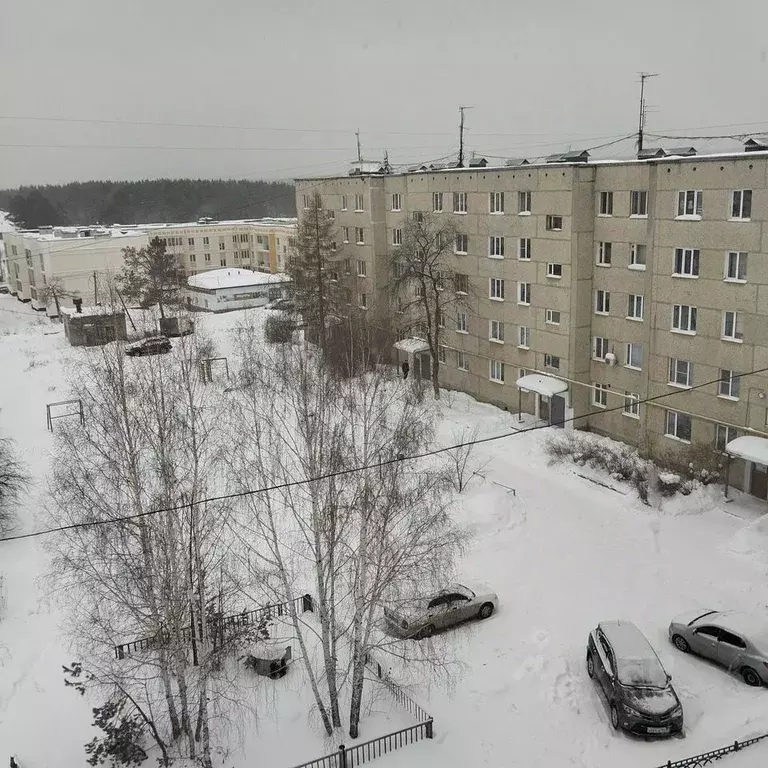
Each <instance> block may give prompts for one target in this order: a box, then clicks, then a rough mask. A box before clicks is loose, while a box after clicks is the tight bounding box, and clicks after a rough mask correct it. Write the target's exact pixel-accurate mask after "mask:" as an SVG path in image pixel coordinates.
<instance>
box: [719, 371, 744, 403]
mask: <svg viewBox="0 0 768 768" xmlns="http://www.w3.org/2000/svg"><path fill="white" fill-rule="evenodd" d="M740 392H741V376H740V375H739V374H738V372H737V371H734V370H728V369H725V368H721V369H720V378H719V381H718V382H717V396H718V397H720V398H722V399H723V400H732V401H734V402H736V401H737V400H738V399H739V394H740ZM734 393H735V394H734Z"/></svg>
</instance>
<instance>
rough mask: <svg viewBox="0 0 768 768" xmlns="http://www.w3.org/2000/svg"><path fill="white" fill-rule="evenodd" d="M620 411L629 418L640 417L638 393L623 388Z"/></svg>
mask: <svg viewBox="0 0 768 768" xmlns="http://www.w3.org/2000/svg"><path fill="white" fill-rule="evenodd" d="M621 412H622V413H623V414H624V415H625V416H629V418H630V419H639V418H640V395H639V394H638V393H637V392H627V390H624V407H623V408H622V410H621Z"/></svg>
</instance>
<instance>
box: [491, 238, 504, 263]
mask: <svg viewBox="0 0 768 768" xmlns="http://www.w3.org/2000/svg"><path fill="white" fill-rule="evenodd" d="M488 244H489V245H488V255H489V256H490V257H491V258H492V259H503V258H504V238H503V237H498V236H495V235H492V236H491V237H489V238H488Z"/></svg>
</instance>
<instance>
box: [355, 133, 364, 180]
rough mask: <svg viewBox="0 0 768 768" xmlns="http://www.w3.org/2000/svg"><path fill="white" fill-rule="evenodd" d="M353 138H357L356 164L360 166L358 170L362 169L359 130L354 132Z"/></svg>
mask: <svg viewBox="0 0 768 768" xmlns="http://www.w3.org/2000/svg"><path fill="white" fill-rule="evenodd" d="M355 137H356V138H357V162H358V164H359V165H360V170H362V169H363V156H362V154H361V153H360V129H359V128H358V129H357V130H356V131H355Z"/></svg>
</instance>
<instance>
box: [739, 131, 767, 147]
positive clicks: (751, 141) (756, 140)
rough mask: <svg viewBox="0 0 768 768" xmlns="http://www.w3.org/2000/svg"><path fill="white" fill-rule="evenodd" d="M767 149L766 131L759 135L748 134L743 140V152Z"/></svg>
mask: <svg viewBox="0 0 768 768" xmlns="http://www.w3.org/2000/svg"><path fill="white" fill-rule="evenodd" d="M763 149H768V133H767V134H763V135H761V136H750V137H749V138H748V139H747V140H746V141H745V142H744V151H745V152H755V151H760V150H763Z"/></svg>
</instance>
